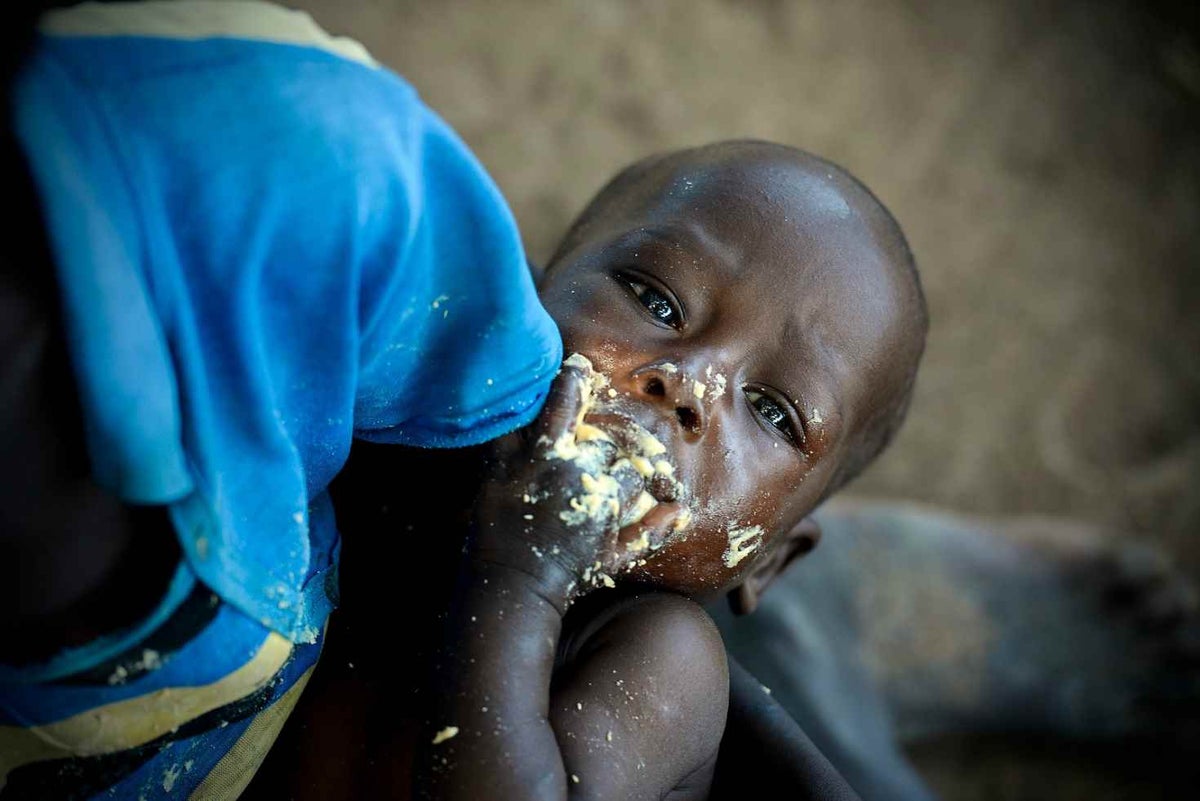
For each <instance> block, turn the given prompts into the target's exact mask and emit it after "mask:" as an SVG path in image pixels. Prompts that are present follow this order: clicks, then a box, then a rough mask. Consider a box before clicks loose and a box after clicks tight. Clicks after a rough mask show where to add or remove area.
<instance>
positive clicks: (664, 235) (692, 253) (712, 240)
mask: <svg viewBox="0 0 1200 801" xmlns="http://www.w3.org/2000/svg"><path fill="white" fill-rule="evenodd" d="M639 248H654V249H656V250H655V251H654V252H662V251H661V250H658V249H665V250H667V251H669V252H678V251H683V253H684V254H685V255H687V256H689V257H691V262H692V263H693V264H696V265H700V264H703V265H705V266H707V267H717V268H720V269H722V270H723V271H725V272H728V273H730V274H731V275H736V274H737V273H738V272H740V269H739V268H740V261H739V259H738V257H737V253H736V251H735V250H734V249H733V248H732V247H731V246H729V245H727V244H725V243H724V242H722V241H721V240H719V239H717V237H715V236H714V235H713V234H712V233H710V232H709V231H708V230H706V229H705V228H704V227H703V226H701V225H699V224H697V223H694V222H691V221H688V222H685V223H683V224H665V225H648V226H640V227H638V228H634V229H632V230H630V231H626V232H625V233H623V234H620V235H619V236H618V237H617V238H616V239H615V240H613V242H612V244H611V245H610V246H609V247H608V248H605V250H606V251H611V250H623V251H624V250H632V251H636V250H638V249H639Z"/></svg>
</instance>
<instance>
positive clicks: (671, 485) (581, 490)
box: [544, 353, 691, 586]
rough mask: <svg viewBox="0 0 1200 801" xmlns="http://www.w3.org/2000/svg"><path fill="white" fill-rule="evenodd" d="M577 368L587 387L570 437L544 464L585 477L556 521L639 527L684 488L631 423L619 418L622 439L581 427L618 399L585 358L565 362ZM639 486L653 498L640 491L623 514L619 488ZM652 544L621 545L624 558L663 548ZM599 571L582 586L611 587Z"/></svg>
mask: <svg viewBox="0 0 1200 801" xmlns="http://www.w3.org/2000/svg"><path fill="white" fill-rule="evenodd" d="M564 363H565V364H567V365H570V366H573V367H576V368H578V369H579V370H580V371H582V373H583V374H584V376H585V377H586V379H587V381H586V383H585V384H584V385H583V386H582V388H581V393H582V396H581V398H580V406H579V413H578V416H577V417H576V420H575V427H574V431H573V432H572V433H567V434H563V435H562V436H561V437H559V438H558V439H557V440H556V441H555V442H552V443H550V442H546V443H544V444H548V445H550V448H549V451H548V453H547V458H551V459H563V460H567V461H571V462H573V463H574V464H575V465H576V466H577V467H579V468H580V469H581V470H582V471H583V473H582V475H581V476H580V481H579V487H578V491H577V492H575V493H573V494H571V495H570V496H569V497H568V498H567V508H566V509H563V510H561V511H560V512H559V517H560V518H561V519H562V520H563V521H564V522H565V523H566V524H567V525H569V526H578V525H583V524H584V523H587V522H600V521H603V520H605V519H609V518H613V517H615V518H617V521H618V524H619V525H620V526H621V527H625V526H630V525H633V524H635V523H638V522H640V521H641V520H642V519H643V518H644V517H645V516H646V514H647V513H648V512H649V511H650V510H651V509H653V508H654V507H655V505H657V503H658V499H657V498H656V497H655V495H657V496H658V497H659V498H670V499H673V500H675V499H681V498H683V497H685V491H684V487H683V486H682V485H681V484H680V483H679V482H678V481H677V480H676V479H675V466H674V465H672V464H671V463H670V462H669V461H667V459H666V458H664V454H666V452H667V449H666V447H665V446H664V445H663V444H662V442H660V441H659V440H658V439H657V438H656V437H655V436H654V435H653V434H651V433H650V432H649V431H647V430H646V429H644V428H642V427H641V426H639V425H638V424H637V423H634V422H633V421H631V420H626V419H624V418H621V422H620V423H617V424H614V425H619V426H620V428H621V430H620V432H619V434H620V436H619V437H616V438H614V437H613V436H611V435H610V433H609V432H608V431H605V430H604V429H602V428H600V427H598V426H595V425H592V424H591V423H588V422H585V418H586V417H587V416H588V414H589V413H591V412H592V411H602V410H605V409H606V408H613V407H614V406H615V403H614V398H615V396H616V395H617V393H615V392H614V391H613V390H612V388H611V387H610V386H609V381H608V378H607V377H606V376H604V375H603V374H602V373H599V372H597V371H596V370H595V368H594V367H593V366H592V363H591V361H590V360H588V359H587V357H585V356H582V355H580V354H578V353H575V354H572V355H571V356H569V357H568V358H567V359H566V361H565V362H564ZM618 476H619V477H621V478H623V479H624V480H625V481H626V482H628V481H631V480H636V481H640V482H641V484H642V486H643V487H649V488H652V489H653V490H654V491H655V495H652V494H651V493H650V492H647V491H646V489H643V490H642V491H641V492H639V493H638V494H637V496H636V497H635V498H634V499H633V501H632V503H630V504H629V505H628V506H627V508H625V509H624V510H622V509H621V508H620V501H619V492H620V487H621V482H620V481H618V479H617V477H618ZM690 520H691V514H690V512H689V511H688V510H687V509H684V510H683V512H682V513H681V514H680V515H679V516H678V517H677V519H676V520H675V522H674V523H673V525H672V531H682V530H683V529H684V528H685V527H686V526H687V524H688V522H689V521H690ZM661 545H662V543H653V542H652V541H651V538H650V532H642V533H641V535H640V536H638V537H637V538H636V539H634V540H633V541H631V542H629V543H627V544H626V545H625V549H626V552H627V553H640V552H643V551H647V550H654V549H656V548H657V547H661ZM599 567H600V566H599V565H596V566H595V568H594V569H589V570H588V571H586V572H585V575H584V576H583V580H584V581H585V582H589V583H592V584H593V585H600V584H602V585H604V586H613V581H612V578H611V577H609V576H607V575H605V574H604V573H602V572H600V569H599Z"/></svg>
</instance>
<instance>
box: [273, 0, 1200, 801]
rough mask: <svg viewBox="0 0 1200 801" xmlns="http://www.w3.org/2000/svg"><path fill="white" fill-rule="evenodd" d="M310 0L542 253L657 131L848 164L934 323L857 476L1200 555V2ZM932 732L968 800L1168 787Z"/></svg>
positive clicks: (1087, 759)
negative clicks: (905, 407) (506, 207)
mask: <svg viewBox="0 0 1200 801" xmlns="http://www.w3.org/2000/svg"><path fill="white" fill-rule="evenodd" d="M291 4H292V5H294V6H297V7H300V8H303V9H305V10H308V11H310V12H311V13H312V14H313V15H314V17H315V18H316V19H317V20H318V22H320V23H321V24H322V25H323V26H324V27H326V28H327V29H329V30H330V31H331V32H334V33H342V34H346V35H350V36H352V37H354V38H356V39H358V40H360V41H362V42H363V43H364V44H365V45H366V46H367V47H368V49H370V50H371V51H372V53H373V54H374V55H375V56H376V57H377V58H378V59H380V60H381V61H383V62H384V63H385V64H387V65H388V66H390V67H392V68H394V69H396V70H397V71H399V72H400V73H401V74H403V75H404V76H406V77H407V78H408V79H409V80H410V81H411V82H412V83H413V84H414V85H415V86H416V87H417V89H418V90H419V91H420V92H421V94H422V95H423V96H424V97H425V99H426V100H427V102H429V103H430V104H431V105H432V106H433V107H434V108H435V109H437V110H438V111H439V112H440V113H441V114H442V115H443V116H444V117H445V118H446V119H447V120H448V121H449V122H450V123H451V125H453V126H454V127H455V128H456V129H457V130H458V131H459V133H460V134H461V135H462V136H463V138H464V139H465V140H466V141H467V143H468V144H469V145H470V146H471V147H472V148H473V149H474V150H475V152H476V153H477V154H478V156H479V157H480V159H481V160H482V161H483V163H484V164H485V166H486V167H487V168H488V169H489V170H490V172H491V173H492V175H493V176H494V177H495V178H496V180H497V182H498V183H499V185H500V187H501V189H502V191H503V192H504V193H505V195H506V196H507V197H508V199H509V201H510V202H511V204H512V206H513V208H514V210H515V212H516V216H517V219H518V221H519V222H520V225H521V228H522V230H523V232H524V236H525V238H526V242H527V245H528V248H529V251H530V254H531V256H532V258H533V259H534V260H535V261H540V260H544V259H545V258H547V257H548V256H549V254H550V253H551V252H552V250H553V248H554V246H555V244H556V241H557V237H559V236H560V235H561V234H562V232H563V231H564V229H565V227H566V225H567V223H568V222H569V221H570V219H571V218H572V217H573V216H574V215H575V214H576V213H577V212H578V211H579V209H580V208H581V207H582V205H583V204H584V202H585V201H586V200H587V199H588V198H589V197H590V196H591V194H592V193H594V192H595V191H596V190H597V189H598V188H599V187H600V185H601V184H602V183H603V182H604V181H605V180H606V179H607V178H608V177H610V176H611V175H612V174H613V173H614V172H615V171H616V170H617V169H619V168H620V167H622V166H624V165H626V164H627V163H629V162H631V161H633V160H635V159H638V158H640V157H642V156H645V155H647V154H649V153H651V152H653V151H657V150H662V149H669V148H676V147H679V146H684V145H692V144H699V143H703V142H708V141H711V140H714V139H723V138H730V137H759V138H765V139H771V140H776V141H780V142H786V143H789V144H792V145H797V146H800V147H802V148H805V149H807V150H810V151H813V152H815V153H817V154H819V155H822V156H825V157H827V158H829V159H831V160H833V161H835V162H837V163H839V164H841V165H843V166H845V167H847V168H848V169H850V170H851V172H853V173H855V174H856V175H857V176H858V177H859V178H861V179H862V180H863V181H864V182H865V183H867V184H868V185H869V186H871V187H872V188H873V189H874V191H875V192H876V194H878V195H879V197H880V198H881V199H882V200H883V201H884V203H885V204H886V205H888V206H889V207H890V208H891V209H892V210H893V212H894V213H895V214H896V216H897V217H898V219H899V220H900V222H901V224H902V226H903V227H904V229H905V231H906V232H907V234H908V237H909V239H910V241H911V244H912V247H913V250H914V252H915V254H916V257H917V260H918V262H919V265H920V269H921V273H922V276H923V280H924V283H925V288H926V292H927V293H928V297H929V303H930V307H931V313H932V321H933V322H932V331H931V336H930V340H929V346H928V351H927V354H926V358H925V362H924V365H923V367H922V373H921V376H920V379H919V382H918V385H917V393H916V398H915V401H914V404H913V407H912V412H911V415H910V417H909V420H908V422H907V424H906V426H905V428H904V429H903V430H902V432H901V434H900V436H899V438H898V440H897V441H896V442H895V444H894V445H893V447H892V448H891V450H890V451H889V452H888V453H887V454H886V455H885V456H884V458H883V459H882V461H881V462H880V463H878V464H877V465H876V466H874V467H873V468H872V469H871V470H870V471H869V472H868V473H867V474H866V475H865V476H864V477H863V478H862V479H861V480H860V481H859V482H857V483H856V484H855V485H854V486H853V489H852V492H853V493H855V494H859V495H864V496H870V497H881V496H882V497H889V498H903V499H912V500H919V501H924V502H929V503H933V504H937V505H939V506H942V507H946V508H949V509H953V510H957V511H963V512H972V513H985V514H996V515H1008V514H1017V513H1031V512H1035V513H1050V514H1062V515H1069V516H1072V517H1074V518H1078V519H1082V520H1085V521H1090V522H1093V523H1096V524H1100V525H1104V526H1106V527H1109V528H1111V529H1112V530H1114V531H1115V532H1116V533H1117V534H1118V535H1119V536H1121V537H1127V538H1131V539H1137V540H1141V541H1146V542H1152V543H1155V544H1158V545H1160V546H1161V547H1163V548H1164V549H1166V551H1167V552H1168V553H1170V554H1171V555H1172V556H1173V558H1174V559H1175V560H1176V561H1177V562H1178V563H1179V564H1180V565H1181V566H1182V568H1183V569H1184V570H1185V571H1188V572H1189V573H1191V574H1192V575H1200V539H1197V537H1196V535H1197V533H1200V531H1198V529H1200V481H1198V478H1200V358H1198V354H1200V304H1198V303H1197V301H1198V299H1200V277H1198V272H1200V136H1198V133H1200V113H1198V112H1200V50H1198V46H1197V43H1198V40H1197V38H1196V32H1197V30H1200V28H1198V25H1197V23H1198V22H1200V4H1196V3H1192V4H1190V5H1183V4H1180V5H1178V6H1176V5H1173V4H1167V3H1163V2H1158V3H1136V2H1103V1H1102V0H1092V2H1083V0H1004V1H1003V2H1000V1H995V2H961V1H955V0H886V1H885V0H839V1H838V2H832V0H829V1H817V0H796V1H795V2H790V1H789V0H757V1H756V2H722V1H721V0H662V1H661V2H633V1H632V0H606V1H599V0H592V1H591V2H588V1H587V0H568V1H566V2H556V3H544V2H541V3H534V2H485V0H453V1H451V2H401V1H399V0H391V1H390V2H385V1H384V0H357V1H356V2H344V0H297V2H293V3H291ZM910 752H911V753H912V755H913V756H914V757H915V758H916V760H917V764H918V766H919V768H920V769H921V771H922V772H923V773H924V775H925V776H926V777H927V778H928V779H929V780H930V782H931V783H932V785H933V786H934V787H935V788H936V789H937V790H938V791H939V792H940V793H942V794H943V795H944V796H945V798H947V799H948V800H949V801H954V799H1014V800H1015V799H1040V798H1046V799H1049V798H1089V799H1104V798H1113V799H1115V798H1141V797H1160V796H1159V795H1154V794H1153V793H1152V792H1151V788H1150V787H1149V785H1145V784H1143V785H1137V784H1136V783H1131V782H1135V779H1133V778H1130V775H1129V774H1128V772H1127V771H1125V772H1123V768H1122V763H1123V761H1124V760H1122V758H1121V756H1120V754H1113V753H1108V754H1102V755H1101V756H1100V758H1098V757H1097V754H1096V752H1092V751H1086V750H1085V751H1079V750H1073V749H1072V748H1069V747H1063V746H1060V745H1055V746H1053V747H1051V746H1044V745H1039V744H1038V743H1031V742H1029V741H1027V740H1026V741H1022V742H1020V743H1012V742H1007V743H1005V742H992V741H990V740H979V741H966V740H962V739H955V740H954V741H953V742H942V743H924V744H917V745H914V746H913V747H912V748H911V751H910ZM1138 781H1141V780H1140V779H1139V780H1138ZM1139 786H1140V789H1139ZM1163 797H1165V796H1163Z"/></svg>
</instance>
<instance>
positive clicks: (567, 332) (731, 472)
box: [539, 141, 927, 607]
mask: <svg viewBox="0 0 1200 801" xmlns="http://www.w3.org/2000/svg"><path fill="white" fill-rule="evenodd" d="M539 291H540V294H541V298H542V301H543V303H544V304H545V306H546V308H547V309H548V310H549V311H550V314H551V315H552V316H553V317H554V318H555V320H556V321H557V323H558V325H559V327H560V329H561V331H562V335H563V340H564V345H565V347H566V349H567V352H578V353H582V354H583V355H585V356H587V357H588V358H589V359H590V360H591V361H592V362H593V364H594V365H595V367H596V369H597V371H599V372H600V373H602V374H603V375H604V376H606V377H607V378H608V380H609V381H610V382H611V387H612V390H613V391H612V392H610V393H608V394H609V395H611V398H610V400H609V409H608V411H607V412H606V413H598V415H597V417H596V424H597V425H598V426H601V427H604V426H609V427H614V426H619V424H620V422H621V421H623V420H624V421H629V422H632V423H636V424H638V425H639V426H641V427H642V428H643V429H645V430H646V431H649V432H650V433H652V434H653V435H654V436H655V437H656V438H657V439H658V440H659V441H661V442H662V444H663V445H664V446H665V447H666V453H665V454H664V457H665V458H666V459H667V460H668V461H669V462H670V463H671V465H673V467H674V478H675V479H677V481H678V486H681V487H682V488H683V490H684V493H685V496H686V502H687V504H688V507H689V509H690V512H691V521H690V523H689V524H688V525H687V526H686V527H685V528H683V529H682V530H681V531H680V532H678V533H677V534H675V535H672V536H670V537H669V538H668V539H667V540H666V542H665V543H661V544H660V543H656V544H659V545H661V547H658V548H657V549H656V550H653V551H652V552H650V553H649V554H648V555H647V556H646V563H645V564H644V565H641V566H640V567H635V568H634V570H633V571H632V575H633V577H634V578H637V579H641V580H645V581H648V582H651V583H654V584H658V585H660V586H666V587H670V588H672V589H675V590H679V591H682V592H685V593H688V594H692V595H696V596H706V595H709V594H711V593H712V592H714V591H719V590H724V589H728V588H730V587H733V586H737V585H740V586H741V588H742V589H741V597H742V599H743V602H744V605H748V606H751V607H752V606H753V604H754V603H755V600H756V598H757V594H758V592H759V591H761V589H762V588H763V587H765V585H766V583H767V582H768V581H769V580H770V578H771V577H773V576H774V575H775V574H776V573H778V572H779V571H780V570H782V568H783V567H784V566H785V565H786V564H787V563H788V562H789V561H790V560H791V559H792V558H794V557H795V556H797V555H799V554H802V553H804V552H806V551H807V550H809V549H811V548H812V546H813V545H815V543H816V538H817V536H818V532H817V529H816V527H815V526H814V525H813V524H812V522H811V518H810V517H809V515H810V513H811V512H812V511H813V509H814V508H816V506H817V505H818V504H819V503H820V502H821V501H822V500H823V499H824V498H825V497H827V496H828V495H830V494H831V493H832V492H834V491H836V490H837V489H838V488H840V487H841V486H842V485H844V484H845V483H846V482H847V481H849V480H850V479H852V478H853V477H854V476H856V475H857V474H858V473H859V472H860V471H861V470H862V469H863V468H864V467H865V466H866V465H867V464H868V463H869V462H870V461H871V460H872V459H874V457H875V456H876V455H878V453H879V452H880V451H881V450H882V449H883V447H884V446H885V445H886V444H887V442H888V441H889V439H890V438H891V436H892V434H893V432H894V431H895V430H896V428H897V427H898V425H899V424H900V421H901V419H902V418H903V416H904V413H905V410H906V408H907V406H908V401H909V397H910V394H911V391H912V386H913V380H914V377H915V373H916V369H917V364H918V361H919V360H920V357H921V353H922V350H923V348H924V342H925V332H926V328H927V314H926V309H925V302H924V298H923V295H922V292H921V287H920V283H919V280H918V277H917V272H916V269H915V266H914V263H913V259H912V256H911V254H910V252H909V249H908V245H907V243H906V242H905V239H904V235H903V233H902V232H901V230H900V228H899V226H898V225H897V224H896V222H895V220H894V219H893V218H892V216H891V215H890V214H889V213H888V211H887V210H886V209H885V208H884V207H883V206H882V205H881V204H880V203H879V201H878V200H877V199H876V198H875V197H874V196H873V195H872V194H871V193H870V192H869V191H868V190H867V189H866V188H865V187H864V186H863V185H862V184H860V183H859V182H858V181H857V180H855V179H854V178H853V177H851V176H850V175H849V174H848V173H846V172H845V171H844V170H842V169H841V168H839V167H836V166H834V165H832V164H830V163H828V162H826V161H823V160H821V159H819V158H816V157H814V156H811V155H809V154H807V153H804V152H802V151H798V150H795V149H793V148H788V147H784V146H781V145H775V144H770V143H765V142H749V141H737V142H724V143H718V144H714V145H709V146H705V147H700V148H695V149H690V150H684V151H678V152H672V153H668V154H665V155H661V156H655V157H652V158H649V159H646V160H643V161H641V162H638V163H637V164H634V165H633V166H632V167H629V168H628V169H626V170H625V171H623V172H622V173H620V174H619V175H618V176H617V177H616V178H614V179H613V180H612V181H611V182H610V183H609V184H608V185H607V186H605V187H604V189H602V190H601V191H600V193H599V194H598V195H597V196H596V197H595V198H594V199H593V200H592V202H591V203H590V204H589V205H588V207H587V208H586V209H585V210H584V212H583V213H582V215H581V216H580V217H579V219H578V220H577V221H576V222H575V224H574V225H573V226H572V228H571V229H570V231H569V232H568V233H567V235H566V237H565V239H564V241H563V243H562V245H561V246H560V247H559V250H558V252H557V253H556V254H555V256H554V257H553V259H552V260H551V262H550V264H549V266H548V267H547V269H546V271H545V274H544V275H543V276H542V280H541V282H540V289H539Z"/></svg>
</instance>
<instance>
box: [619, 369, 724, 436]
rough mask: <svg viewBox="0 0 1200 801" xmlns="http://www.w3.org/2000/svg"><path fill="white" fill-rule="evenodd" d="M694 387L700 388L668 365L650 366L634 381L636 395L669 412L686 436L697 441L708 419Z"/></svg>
mask: <svg viewBox="0 0 1200 801" xmlns="http://www.w3.org/2000/svg"><path fill="white" fill-rule="evenodd" d="M697 385H699V386H703V384H700V383H699V382H697V381H695V380H693V379H692V378H690V377H689V376H687V375H686V374H685V373H684V372H683V371H682V370H680V369H679V368H678V367H676V366H675V365H671V364H655V365H651V366H649V367H646V368H644V369H642V370H639V371H638V374H637V377H636V389H637V392H638V394H639V395H641V396H643V397H644V398H645V399H647V400H648V401H650V402H652V403H655V404H657V405H659V406H661V407H664V408H666V409H669V410H670V411H671V412H672V413H673V414H674V416H675V419H676V421H678V423H679V426H680V428H682V429H683V430H684V432H685V433H686V434H688V435H691V436H697V437H698V436H700V435H701V434H703V433H704V428H705V426H706V425H707V423H708V418H707V415H706V414H705V411H704V405H703V403H701V397H702V395H700V394H698V393H697V392H696V386H697Z"/></svg>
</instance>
